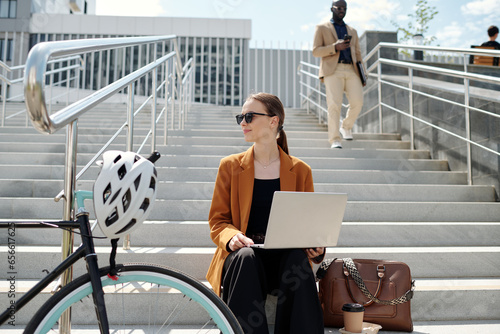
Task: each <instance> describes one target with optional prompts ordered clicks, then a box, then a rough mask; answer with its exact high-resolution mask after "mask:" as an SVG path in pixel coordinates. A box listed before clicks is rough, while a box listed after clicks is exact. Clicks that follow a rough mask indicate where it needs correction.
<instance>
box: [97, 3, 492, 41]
mask: <svg viewBox="0 0 500 334" xmlns="http://www.w3.org/2000/svg"><path fill="white" fill-rule="evenodd" d="M416 2H417V0H400V1H396V0H347V7H348V9H347V16H346V18H345V19H344V21H345V22H346V23H347V24H349V25H351V26H353V27H354V28H355V29H356V30H357V31H358V35H359V36H361V35H362V34H363V32H364V31H366V30H377V31H396V27H395V25H394V24H396V25H398V26H401V27H407V26H408V23H409V22H410V21H411V20H410V18H409V17H408V14H412V13H415V4H416ZM428 5H429V6H434V7H436V10H437V11H438V14H437V15H436V16H435V17H434V19H433V20H432V21H431V22H430V24H429V30H428V32H427V34H426V36H428V37H430V36H434V37H436V40H435V42H433V43H432V45H439V46H443V47H457V48H469V47H470V46H471V45H477V44H481V43H482V42H485V41H487V40H488V35H487V32H486V30H487V29H488V27H489V26H491V25H496V26H498V27H500V0H428ZM330 7H331V1H330V0H302V1H300V0H140V1H137V0H96V14H97V15H118V16H169V17H204V18H236V19H251V20H252V41H251V43H250V46H255V45H258V46H259V47H260V46H262V45H265V46H270V45H272V46H274V47H276V46H278V43H279V45H281V46H284V45H287V46H291V45H296V46H302V47H307V46H312V39H313V36H314V27H315V26H316V24H318V23H319V22H322V21H326V20H329V19H330V18H331V11H330ZM399 37H401V36H399Z"/></svg>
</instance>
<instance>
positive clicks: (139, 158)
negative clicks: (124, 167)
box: [134, 155, 141, 164]
mask: <svg viewBox="0 0 500 334" xmlns="http://www.w3.org/2000/svg"><path fill="white" fill-rule="evenodd" d="M139 160H141V157H140V156H138V155H136V156H135V158H134V164H135V163H136V162H137V161H139Z"/></svg>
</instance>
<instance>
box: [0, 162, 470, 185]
mask: <svg viewBox="0 0 500 334" xmlns="http://www.w3.org/2000/svg"><path fill="white" fill-rule="evenodd" d="M332 167H335V166H332ZM340 167H345V165H344V166H340ZM393 168H394V169H393V170H350V169H334V168H331V169H326V168H325V169H320V168H316V169H313V171H312V173H313V178H314V181H315V182H318V183H356V184H374V183H375V184H381V183H388V184H436V183H438V184H466V181H467V175H466V173H465V172H449V171H442V170H441V171H439V170H438V171H426V170H424V171H419V170H415V169H410V170H408V169H402V170H398V169H397V168H398V167H397V165H396V164H395V166H394V167H393ZM99 171H100V167H98V166H97V165H93V166H91V167H90V168H89V169H88V170H87V172H86V173H85V174H84V175H83V176H82V177H81V180H95V179H96V178H97V175H98V174H99ZM157 171H158V177H159V178H160V180H168V181H170V180H179V179H184V180H185V181H187V182H190V181H206V182H208V181H215V178H216V176H217V168H216V167H157ZM394 171H396V172H394ZM0 175H10V177H11V178H13V179H46V180H62V179H64V167H62V166H51V165H40V166H36V167H35V168H33V167H32V166H26V165H0Z"/></svg>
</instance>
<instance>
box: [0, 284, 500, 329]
mask: <svg viewBox="0 0 500 334" xmlns="http://www.w3.org/2000/svg"><path fill="white" fill-rule="evenodd" d="M204 283H205V284H207V285H208V283H207V282H205V281H204ZM34 284H36V281H35V280H18V281H17V287H16V289H17V294H18V296H21V295H23V294H24V293H25V292H26V291H27V290H28V289H29V288H31V287H32V286H33V285H34ZM415 285H416V286H415V295H414V297H413V299H412V301H411V303H412V318H413V321H414V322H415V325H416V327H415V332H416V333H420V331H419V330H418V327H417V326H419V325H418V324H419V322H423V321H429V322H430V321H443V320H446V321H448V322H451V321H456V322H460V321H463V319H464V318H467V319H469V321H468V322H471V321H472V320H476V321H477V322H476V323H473V324H474V325H478V324H481V322H480V321H481V320H483V319H496V320H497V321H491V320H490V321H491V322H486V321H484V320H483V321H484V322H486V323H484V324H483V325H482V326H481V327H480V328H487V329H488V328H490V327H491V328H495V327H496V326H500V321H498V320H500V319H498V313H497V312H496V307H495V306H496V305H495V300H498V298H500V280H499V279H474V278H471V279H455V280H443V279H417V280H416V282H415ZM124 288H125V289H127V286H125V287H124ZM8 289H9V286H8V282H3V281H2V282H0V295H5V296H6V294H7V292H8ZM135 289H136V288H135ZM50 290H51V286H49V287H48V288H46V289H44V290H43V291H42V292H41V294H40V295H39V296H38V297H37V300H34V301H33V304H31V303H30V304H28V305H27V306H25V308H23V309H21V311H19V313H18V314H16V325H24V324H26V323H27V321H28V320H29V318H30V317H31V316H32V315H33V314H34V312H35V311H36V310H37V309H38V308H39V307H40V305H41V304H42V302H44V301H45V300H47V299H48V298H49V297H50V296H51V295H50ZM141 294H142V292H141V291H137V290H136V291H134V293H128V294H126V295H125V298H126V299H127V304H129V305H135V306H136V307H137V308H139V309H141V308H143V307H144V308H145V307H146V306H141V305H142V304H141V300H140V296H141ZM484 294H488V295H489V298H486V299H484V298H483V295H484ZM134 296H137V297H138V298H134ZM169 296H170V297H173V296H172V295H169ZM170 297H169V298H163V299H164V301H165V302H169V301H172V300H171V299H170ZM6 298H7V297H6ZM6 298H5V299H6ZM120 298H122V296H121V295H120ZM436 300H440V301H441V302H440V303H436V302H435V301H436ZM477 305H481V307H480V308H478V307H475V306H477ZM466 306H467V307H466ZM85 320H87V321H88V319H81V318H79V317H78V315H75V316H74V317H73V318H72V325H77V326H78V324H82V323H84V321H85ZM431 324H432V325H435V323H428V324H425V325H427V326H428V325H431ZM422 325H424V324H422ZM72 327H73V326H72ZM0 328H2V327H0ZM4 328H5V327H4ZM472 328H475V327H474V326H469V329H472ZM491 328H490V329H491ZM499 328H500V327H499ZM16 329H17V326H16ZM476 329H477V327H476ZM473 332H474V333H482V334H484V333H490V332H484V331H480V332H478V331H473ZM0 333H2V331H0ZM10 333H13V332H10ZM86 333H87V332H86ZM134 333H135V331H134ZM182 333H184V332H182ZM325 333H327V331H326V330H325ZM379 333H380V332H379ZM389 333H397V332H389ZM422 333H433V332H429V331H425V332H422ZM434 333H439V334H443V333H447V332H434ZM451 333H460V332H450V334H451ZM463 333H471V332H463ZM491 333H492V334H493V333H494V332H491Z"/></svg>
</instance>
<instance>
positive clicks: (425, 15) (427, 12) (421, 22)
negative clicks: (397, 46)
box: [392, 0, 438, 56]
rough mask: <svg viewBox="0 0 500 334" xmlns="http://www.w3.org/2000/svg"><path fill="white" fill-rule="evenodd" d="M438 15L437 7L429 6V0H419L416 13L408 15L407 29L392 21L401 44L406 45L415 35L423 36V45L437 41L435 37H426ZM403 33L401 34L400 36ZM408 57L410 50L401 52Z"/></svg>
mask: <svg viewBox="0 0 500 334" xmlns="http://www.w3.org/2000/svg"><path fill="white" fill-rule="evenodd" d="M437 14H438V11H437V10H436V7H435V6H429V4H428V1H427V0H417V3H416V10H415V13H412V14H408V17H409V18H410V22H408V26H407V27H401V26H400V25H399V24H398V23H396V22H394V21H392V24H393V25H394V26H395V27H396V28H397V32H398V36H400V37H399V39H398V40H399V43H402V44H406V42H408V41H410V40H411V39H412V38H413V36H414V35H418V34H421V35H423V45H430V44H431V43H432V42H434V41H435V40H436V37H435V36H426V33H427V31H428V30H429V22H430V21H432V19H433V18H434V17H435V16H436V15H437ZM400 33H401V34H400ZM401 52H402V53H404V54H407V55H408V56H409V55H410V53H409V52H408V50H403V51H401Z"/></svg>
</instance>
